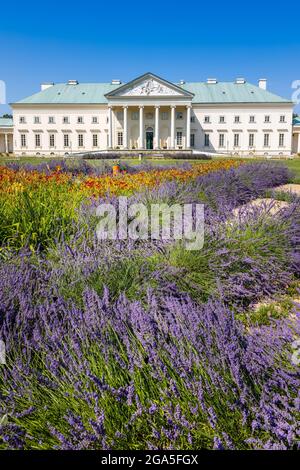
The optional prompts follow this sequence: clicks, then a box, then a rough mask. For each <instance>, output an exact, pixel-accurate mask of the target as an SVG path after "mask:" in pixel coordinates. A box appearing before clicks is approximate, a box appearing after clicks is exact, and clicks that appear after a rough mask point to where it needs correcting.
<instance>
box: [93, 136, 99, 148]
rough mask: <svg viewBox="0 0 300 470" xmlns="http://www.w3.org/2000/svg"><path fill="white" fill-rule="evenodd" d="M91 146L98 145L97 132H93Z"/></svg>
mask: <svg viewBox="0 0 300 470" xmlns="http://www.w3.org/2000/svg"><path fill="white" fill-rule="evenodd" d="M93 147H98V134H93Z"/></svg>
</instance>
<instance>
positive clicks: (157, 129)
mask: <svg viewBox="0 0 300 470" xmlns="http://www.w3.org/2000/svg"><path fill="white" fill-rule="evenodd" d="M155 148H156V149H159V106H155Z"/></svg>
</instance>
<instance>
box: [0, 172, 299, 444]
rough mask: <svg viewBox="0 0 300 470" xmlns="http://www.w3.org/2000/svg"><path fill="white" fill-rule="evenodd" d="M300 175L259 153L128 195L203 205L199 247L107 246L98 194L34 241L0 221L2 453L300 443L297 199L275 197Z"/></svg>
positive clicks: (161, 243)
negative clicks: (278, 303) (277, 303)
mask: <svg viewBox="0 0 300 470" xmlns="http://www.w3.org/2000/svg"><path fill="white" fill-rule="evenodd" d="M28 171H29V169H28ZM40 171H42V170H40ZM101 171H105V168H103V169H102V170H101ZM128 171H129V170H128ZM149 171H151V170H149ZM291 177H292V176H291V175H290V173H289V171H288V169H287V168H286V167H285V166H284V165H283V166H281V165H278V164H275V165H274V164H272V163H249V164H243V165H241V166H239V167H237V168H230V169H227V170H224V169H222V170H219V171H214V172H211V173H208V174H205V175H203V176H198V177H197V178H195V179H193V180H189V181H185V182H181V181H168V182H163V183H162V184H161V185H159V186H157V187H155V188H152V189H149V188H146V189H141V190H140V191H138V192H134V193H133V194H131V195H130V196H129V202H130V203H132V204H133V203H136V202H139V203H143V204H145V205H146V206H147V205H149V204H151V202H153V201H155V202H160V203H166V204H174V203H179V204H184V203H195V202H202V203H204V205H205V206H204V207H205V209H204V210H205V238H204V246H203V248H202V249H201V250H198V251H187V250H186V249H185V248H184V246H183V244H182V243H181V242H180V241H177V242H175V241H174V242H172V243H170V242H169V241H164V240H153V241H151V240H136V241H133V240H121V239H119V240H106V241H103V240H102V241H99V240H98V238H97V237H96V234H95V224H96V220H95V217H94V211H93V208H94V207H96V206H97V204H98V203H99V201H98V200H97V199H93V200H91V199H86V200H84V201H82V200H81V201H80V203H79V202H78V207H77V212H76V217H74V219H72V220H69V219H68V222H67V223H65V224H61V226H62V230H61V232H60V236H58V235H57V234H55V231H54V232H51V233H53V235H51V237H52V238H51V243H50V242H49V239H48V238H47V244H46V243H44V244H43V245H42V246H39V245H38V244H36V246H35V248H34V249H33V248H32V246H30V244H28V243H27V240H26V238H24V239H22V240H21V239H20V238H19V239H18V244H14V243H11V239H9V237H7V233H6V232H7V225H6V224H5V223H4V222H2V223H1V229H0V240H1V243H2V245H1V248H0V279H1V281H0V282H1V290H0V339H1V340H2V341H3V343H4V344H5V348H6V361H5V362H6V363H5V364H2V365H0V367H1V382H0V397H1V401H0V448H2V449H26V450H27V449H117V450H127V449H131V450H137V449H184V450H187V449H238V450H241V449H298V448H299V433H300V424H299V423H300V420H299V418H300V387H299V386H300V375H299V372H300V368H299V362H300V361H298V360H295V358H296V359H297V358H298V357H299V354H298V355H297V354H296V352H297V351H295V344H296V343H297V341H298V340H299V338H300V304H297V301H295V302H294V301H293V299H297V298H298V299H299V297H300V296H299V292H298V290H297V289H298V285H299V274H300V253H299V247H300V200H299V198H298V197H297V196H295V195H291V194H285V195H283V194H281V193H279V196H277V197H278V198H279V199H283V200H284V202H285V203H286V204H284V205H283V206H282V208H280V209H279V210H276V212H275V211H274V210H273V209H274V200H273V199H272V198H273V197H274V188H276V187H277V186H280V185H283V184H286V183H288V182H289V181H290V179H291ZM74 178H76V175H74ZM266 196H267V197H268V198H269V199H268V200H267V201H266V200H265V199H264V201H263V202H262V203H261V204H258V205H249V204H247V203H249V202H250V201H252V200H255V199H257V198H265V197H266ZM116 199H117V197H116V196H113V195H111V196H109V195H108V196H106V200H107V201H110V202H111V203H112V204H115V203H116ZM1 204H2V206H3V207H1V209H0V211H2V213H3V214H4V213H5V210H6V209H5V202H3V201H2V202H1ZM24 207H25V206H24ZM28 210H29V209H28ZM55 217H57V221H56V224H57V225H59V224H60V223H61V221H60V218H59V217H60V215H59V211H58V212H56V213H55ZM2 221H4V217H3V218H2ZM42 224H43V220H42V217H40V219H39V220H38V223H37V225H38V226H39V227H40V226H41V225H42ZM37 233H39V232H38V230H37ZM20 240H21V241H22V243H21V242H20ZM285 296H289V301H286V304H285V308H283V309H281V310H278V309H277V308H274V307H273V306H270V307H268V304H269V303H272V301H274V299H277V298H278V297H284V298H286V297H285ZM260 305H261V306H260Z"/></svg>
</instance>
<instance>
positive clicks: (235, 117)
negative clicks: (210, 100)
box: [234, 116, 240, 124]
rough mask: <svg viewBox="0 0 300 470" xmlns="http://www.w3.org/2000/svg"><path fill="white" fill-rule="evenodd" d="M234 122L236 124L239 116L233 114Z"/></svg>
mask: <svg viewBox="0 0 300 470" xmlns="http://www.w3.org/2000/svg"><path fill="white" fill-rule="evenodd" d="M234 122H235V124H238V123H239V122H240V116H234Z"/></svg>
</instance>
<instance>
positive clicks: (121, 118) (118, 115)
mask: <svg viewBox="0 0 300 470" xmlns="http://www.w3.org/2000/svg"><path fill="white" fill-rule="evenodd" d="M117 119H118V121H122V120H123V111H118V112H117Z"/></svg>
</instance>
